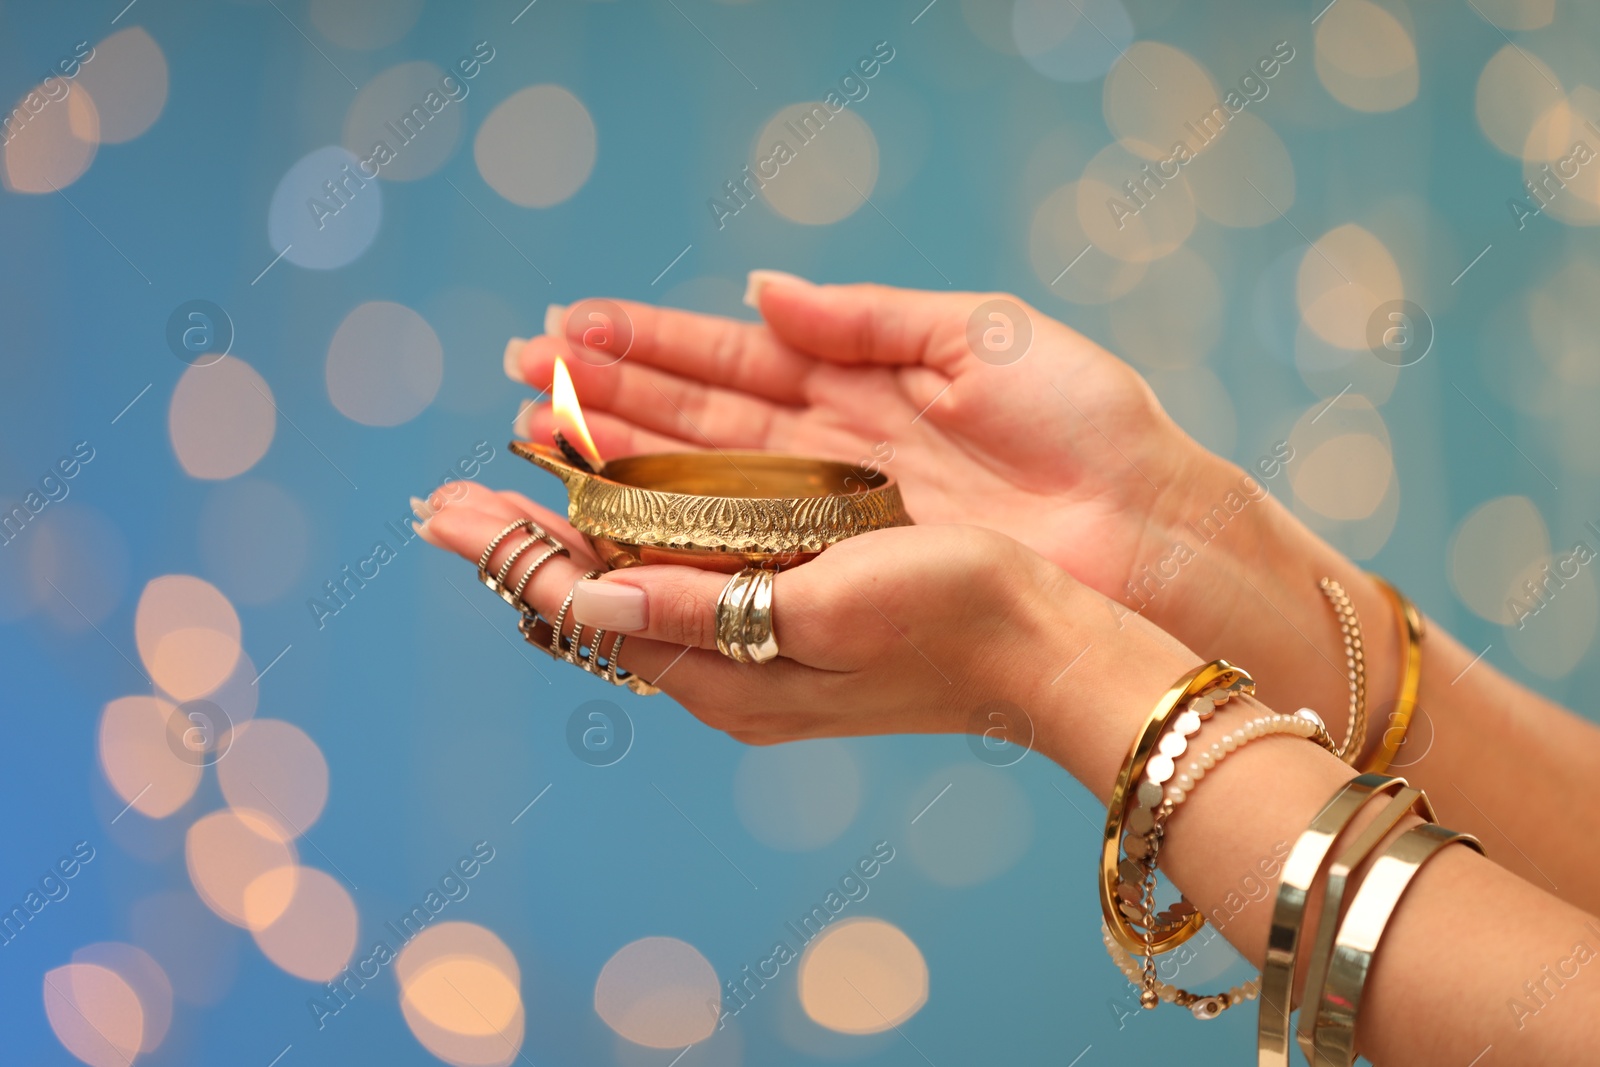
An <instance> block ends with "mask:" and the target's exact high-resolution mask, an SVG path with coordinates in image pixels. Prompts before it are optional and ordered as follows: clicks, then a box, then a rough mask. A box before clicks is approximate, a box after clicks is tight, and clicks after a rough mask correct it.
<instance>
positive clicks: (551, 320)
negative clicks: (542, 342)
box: [544, 304, 567, 337]
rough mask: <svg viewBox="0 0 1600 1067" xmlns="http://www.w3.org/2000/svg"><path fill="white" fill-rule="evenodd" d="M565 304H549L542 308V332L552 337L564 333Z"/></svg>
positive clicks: (565, 320)
mask: <svg viewBox="0 0 1600 1067" xmlns="http://www.w3.org/2000/svg"><path fill="white" fill-rule="evenodd" d="M566 324H567V305H565V304H551V305H550V306H549V307H547V308H545V309H544V332H545V333H547V334H549V335H550V336H552V337H563V336H565V335H566Z"/></svg>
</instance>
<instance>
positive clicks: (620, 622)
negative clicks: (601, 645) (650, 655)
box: [572, 578, 649, 633]
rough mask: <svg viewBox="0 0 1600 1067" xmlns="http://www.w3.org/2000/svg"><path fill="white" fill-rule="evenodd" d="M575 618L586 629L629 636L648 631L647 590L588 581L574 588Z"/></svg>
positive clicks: (584, 580)
mask: <svg viewBox="0 0 1600 1067" xmlns="http://www.w3.org/2000/svg"><path fill="white" fill-rule="evenodd" d="M572 615H573V617H574V618H575V619H577V620H578V621H579V622H581V623H583V624H584V625H585V626H594V627H597V628H599V629H601V630H621V631H622V632H623V633H629V632H632V631H634V630H642V629H644V626H645V622H646V620H647V619H648V617H649V612H648V608H647V606H646V601H645V595H644V590H643V589H640V588H638V587H637V586H632V585H623V584H622V583H621V582H607V581H602V580H601V579H599V578H585V579H583V580H581V581H580V582H578V584H577V585H575V586H573V587H572Z"/></svg>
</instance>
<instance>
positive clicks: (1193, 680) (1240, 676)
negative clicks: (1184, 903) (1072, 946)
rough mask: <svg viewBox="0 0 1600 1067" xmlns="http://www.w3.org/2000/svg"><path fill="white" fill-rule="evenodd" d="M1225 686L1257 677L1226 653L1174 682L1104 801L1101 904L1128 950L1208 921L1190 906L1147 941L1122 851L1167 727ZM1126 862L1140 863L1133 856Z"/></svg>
mask: <svg viewBox="0 0 1600 1067" xmlns="http://www.w3.org/2000/svg"><path fill="white" fill-rule="evenodd" d="M1223 687H1226V688H1228V689H1230V690H1232V691H1233V692H1235V693H1254V692H1255V688H1256V687H1255V681H1254V680H1253V679H1251V677H1250V675H1249V674H1248V673H1247V672H1246V671H1243V670H1241V669H1240V668H1238V667H1235V666H1233V665H1232V664H1231V663H1229V662H1228V661H1227V660H1222V659H1219V660H1213V661H1212V662H1210V663H1206V664H1202V665H1201V666H1199V667H1196V668H1195V669H1194V670H1192V671H1190V672H1188V673H1187V674H1185V675H1184V676H1183V677H1182V678H1179V679H1178V680H1177V681H1176V682H1174V683H1173V684H1172V688H1170V689H1168V690H1167V691H1166V693H1165V694H1164V695H1163V696H1162V697H1161V699H1160V700H1159V701H1157V702H1156V706H1155V708H1154V709H1152V710H1151V712H1150V714H1149V715H1148V716H1147V717H1146V718H1145V721H1144V726H1143V728H1141V729H1140V731H1139V734H1138V736H1137V737H1135V738H1134V741H1133V747H1132V748H1131V749H1130V750H1129V751H1128V758H1127V760H1126V761H1124V763H1123V765H1122V773H1121V774H1119V775H1118V776H1117V784H1116V786H1115V787H1114V788H1113V789H1112V790H1111V803H1110V804H1109V805H1107V807H1106V826H1105V836H1104V838H1103V840H1102V841H1101V845H1100V907H1101V910H1102V911H1103V912H1104V913H1105V920H1106V926H1107V928H1109V929H1110V930H1111V935H1112V936H1113V937H1115V938H1116V939H1117V941H1118V943H1119V944H1121V945H1122V946H1123V947H1124V948H1126V949H1127V950H1128V951H1129V952H1140V953H1142V952H1144V951H1146V949H1147V948H1148V949H1149V950H1150V951H1153V952H1157V953H1159V952H1166V951H1168V950H1170V949H1174V948H1176V947H1178V946H1179V945H1181V944H1183V943H1184V942H1185V941H1187V940H1189V939H1190V938H1191V937H1193V936H1194V935H1195V934H1197V933H1199V932H1200V928H1201V927H1202V926H1204V925H1205V922H1206V920H1205V916H1203V915H1201V914H1200V913H1199V912H1198V911H1195V910H1191V911H1190V912H1189V913H1188V914H1186V915H1184V917H1183V918H1181V919H1179V920H1178V921H1176V922H1175V923H1174V924H1172V925H1171V926H1170V927H1167V928H1164V929H1163V930H1162V931H1161V932H1160V933H1159V934H1157V933H1156V932H1155V931H1151V933H1152V937H1151V938H1150V940H1149V941H1146V939H1145V935H1144V934H1143V933H1142V932H1140V931H1138V930H1135V929H1134V928H1133V925H1132V924H1131V923H1130V922H1129V921H1128V917H1127V916H1126V915H1124V914H1123V912H1122V908H1121V906H1120V905H1121V903H1122V901H1121V897H1120V896H1118V893H1117V888H1118V886H1119V885H1120V883H1121V881H1122V871H1121V866H1122V860H1121V858H1120V857H1121V846H1122V834H1123V830H1124V827H1125V825H1126V822H1127V816H1128V802H1129V799H1130V798H1131V797H1132V795H1133V791H1134V789H1136V788H1137V787H1138V784H1139V782H1140V781H1141V780H1142V779H1143V778H1144V774H1145V764H1147V763H1148V762H1149V761H1150V757H1151V756H1152V755H1153V754H1154V753H1155V751H1156V744H1157V742H1159V741H1160V740H1161V735H1162V734H1164V733H1165V732H1166V729H1167V725H1168V724H1169V723H1170V722H1171V721H1172V719H1173V718H1174V717H1175V716H1176V715H1178V713H1179V712H1180V711H1181V710H1183V708H1184V705H1186V704H1187V703H1188V701H1189V700H1190V699H1191V698H1192V697H1196V696H1199V695H1200V694H1202V693H1204V692H1209V691H1211V690H1214V689H1219V688H1223ZM1128 863H1129V865H1130V866H1136V865H1135V864H1133V862H1132V861H1131V860H1129V861H1128Z"/></svg>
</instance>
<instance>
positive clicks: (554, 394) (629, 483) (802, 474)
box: [510, 359, 911, 573]
mask: <svg viewBox="0 0 1600 1067" xmlns="http://www.w3.org/2000/svg"><path fill="white" fill-rule="evenodd" d="M550 395H551V408H552V412H553V414H554V419H555V425H556V429H555V433H554V435H553V438H554V439H553V441H552V444H551V445H540V444H536V443H533V442H527V441H512V442H511V444H510V448H511V451H512V452H515V453H516V454H517V455H519V456H521V457H523V458H524V459H527V460H529V461H531V462H533V463H535V464H537V465H538V466H540V467H543V468H544V469H545V470H547V471H549V472H550V473H552V474H554V475H555V476H556V477H558V478H560V479H561V481H562V483H563V484H565V485H566V488H567V517H568V519H569V520H570V521H571V522H572V525H573V526H574V527H576V528H577V530H578V532H579V533H581V534H583V536H584V537H585V538H586V539H587V540H588V542H589V544H590V546H591V547H592V548H593V549H594V550H595V553H596V554H597V555H598V556H599V557H600V559H601V561H602V562H603V563H604V564H605V565H606V566H607V567H613V568H615V567H627V566H633V565H637V564H641V563H677V564H687V565H689V566H694V567H701V568H704V569H707V570H716V571H724V572H727V573H734V572H736V571H739V570H742V569H743V568H745V567H767V568H777V567H784V566H789V565H792V564H798V563H803V562H805V561H806V560H808V559H812V558H814V557H815V556H816V555H817V554H818V553H820V552H821V551H822V550H823V549H825V548H827V547H828V546H829V545H831V544H834V543H835V542H838V541H842V540H844V539H845V538H847V537H854V536H855V535H857V534H862V533H867V532H869V531H871V530H881V529H885V528H887V527H890V526H906V525H909V524H910V523H911V517H910V516H909V515H907V514H906V511H905V505H904V503H903V502H902V501H901V499H900V490H899V487H898V486H896V485H895V482H894V479H893V478H892V477H890V476H889V475H887V474H885V473H883V472H881V471H868V470H866V469H864V468H862V467H859V466H856V465H854V464H850V463H840V462H837V461H834V460H826V459H815V458H811V457H807V456H792V455H785V454H783V453H778V452H755V451H726V450H722V449H713V450H711V451H705V452H657V453H650V454H646V455H637V456H622V457H619V458H617V459H612V460H604V459H602V458H601V456H600V452H599V449H597V448H596V447H595V445H594V439H593V438H592V437H591V436H590V435H589V430H588V427H587V426H586V425H585V424H584V421H583V410H582V408H581V407H580V406H579V405H578V397H577V392H576V390H575V389H574V388H573V385H572V378H571V377H570V375H569V374H568V372H567V368H566V364H565V363H563V362H562V361H561V360H560V359H557V360H556V365H555V373H554V378H553V381H552V383H551V390H550Z"/></svg>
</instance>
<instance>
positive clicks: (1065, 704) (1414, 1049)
mask: <svg viewBox="0 0 1600 1067" xmlns="http://www.w3.org/2000/svg"><path fill="white" fill-rule="evenodd" d="M1084 595H1090V596H1092V594H1084ZM1050 610H1053V611H1062V610H1065V611H1072V613H1073V617H1074V618H1075V619H1077V620H1079V621H1078V622H1077V623H1076V624H1075V625H1076V627H1077V628H1079V629H1081V628H1082V625H1083V624H1082V622H1081V620H1083V619H1085V618H1093V617H1094V612H1093V611H1092V610H1091V608H1089V607H1088V606H1083V605H1077V606H1075V605H1072V604H1067V605H1065V606H1063V605H1060V604H1056V605H1053V606H1052V607H1051V609H1050ZM1044 617H1045V618H1048V617H1049V616H1048V615H1045V616H1044ZM1062 625H1064V624H1062ZM1053 628H1054V627H1053V626H1052V625H1051V624H1049V623H1044V624H1041V625H1040V626H1039V628H1038V630H1037V633H1036V636H1035V638H1034V639H1035V640H1036V641H1045V640H1048V636H1047V635H1048V633H1049V632H1050V631H1051V630H1052V629H1053ZM1147 629H1148V628H1146V627H1143V626H1142V625H1138V624H1135V623H1129V624H1128V625H1127V626H1126V627H1125V628H1124V629H1123V630H1122V631H1117V630H1115V628H1114V627H1113V628H1110V629H1108V630H1107V631H1106V632H1105V633H1103V634H1101V635H1100V637H1099V639H1097V640H1095V641H1094V642H1093V647H1092V650H1091V652H1090V653H1089V654H1088V655H1086V656H1085V657H1084V659H1083V662H1082V663H1081V664H1080V666H1079V667H1078V668H1076V669H1075V670H1074V672H1073V675H1071V676H1069V677H1074V684H1073V687H1072V688H1071V689H1070V690H1068V691H1067V692H1061V691H1060V686H1059V685H1058V686H1051V685H1049V684H1047V682H1038V683H1033V684H1032V686H1031V688H1030V689H1028V690H1026V691H1024V692H1022V693H1021V694H1019V695H1020V697H1021V699H1020V700H1019V703H1021V702H1023V701H1031V703H1025V704H1024V706H1031V707H1037V708H1040V709H1041V711H1042V712H1043V714H1042V715H1041V719H1042V722H1041V723H1040V733H1039V740H1040V743H1041V746H1042V747H1043V750H1044V751H1045V752H1046V754H1047V755H1050V756H1051V757H1052V758H1054V759H1055V760H1056V761H1057V762H1059V763H1060V764H1061V765H1062V766H1064V767H1065V768H1066V769H1067V770H1068V771H1070V772H1071V773H1072V774H1073V775H1074V776H1075V777H1078V778H1079V779H1080V780H1081V781H1083V782H1084V783H1085V784H1086V785H1087V786H1088V787H1089V788H1090V789H1091V790H1092V791H1093V792H1094V793H1095V795H1096V796H1098V797H1099V798H1100V799H1101V800H1102V801H1106V800H1108V799H1109V796H1110V792H1111V789H1112V785H1113V783H1114V780H1115V777H1116V773H1117V770H1118V768H1119V767H1120V766H1121V763H1122V760H1123V759H1124V758H1125V757H1126V755H1127V751H1128V746H1129V745H1130V743H1131V741H1132V738H1133V736H1134V734H1135V733H1136V732H1137V730H1138V728H1139V726H1140V724H1141V722H1142V721H1143V718H1144V716H1145V715H1146V714H1147V713H1148V711H1149V710H1150V708H1151V707H1152V706H1154V703H1155V701H1156V700H1157V699H1158V698H1159V697H1160V695H1161V693H1162V692H1163V691H1164V690H1165V689H1166V687H1167V686H1168V685H1170V684H1171V683H1172V681H1173V679H1175V678H1177V677H1179V676H1180V675H1182V674H1183V673H1184V672H1185V671H1187V670H1188V669H1190V668H1191V667H1193V666H1194V665H1195V664H1196V663H1197V662H1198V658H1197V657H1195V656H1194V655H1192V654H1190V653H1188V652H1187V651H1186V650H1183V649H1181V648H1179V647H1176V646H1175V645H1174V644H1172V643H1169V642H1166V641H1164V640H1163V639H1162V638H1160V637H1152V636H1151V635H1150V634H1148V633H1146V632H1145V631H1146V630H1147ZM1102 642H1103V643H1102ZM1097 651H1098V652H1101V655H1100V656H1098V657H1096V658H1095V659H1094V660H1091V659H1090V656H1093V655H1094V654H1095V652H1097ZM1240 662H1241V665H1242V666H1246V667H1248V666H1249V664H1247V663H1243V662H1242V660H1241V661H1240ZM1080 672H1081V673H1080ZM1224 714H1225V715H1226V713H1224ZM1223 720H1224V716H1219V717H1218V719H1217V720H1215V721H1214V722H1217V723H1220V722H1222V721H1223ZM1351 774H1352V772H1351V770H1350V769H1349V768H1348V767H1346V766H1345V765H1344V764H1342V763H1341V762H1340V761H1338V760H1337V759H1335V758H1334V757H1332V756H1331V755H1329V754H1328V753H1326V752H1324V751H1323V750H1321V749H1320V748H1318V747H1316V746H1315V745H1311V744H1306V743H1304V742H1301V741H1298V740H1295V739H1289V738H1281V737H1272V738H1265V739H1262V740H1260V741H1257V742H1255V743H1252V744H1249V745H1246V746H1243V747H1242V748H1240V749H1239V750H1238V751H1237V752H1235V753H1234V754H1233V755H1231V756H1229V757H1228V758H1227V759H1226V760H1224V761H1222V762H1221V763H1219V764H1218V765H1217V767H1216V769H1215V770H1213V771H1212V772H1211V773H1209V774H1208V775H1207V776H1206V779H1205V781H1204V783H1203V785H1202V786H1201V787H1200V788H1197V789H1196V790H1195V791H1194V792H1193V793H1192V794H1191V797H1190V799H1189V800H1188V801H1187V802H1186V803H1185V804H1184V805H1183V809H1182V811H1181V813H1180V814H1179V815H1177V816H1175V817H1174V820H1173V823H1172V828H1171V833H1170V834H1169V836H1168V839H1167V843H1166V845H1165V846H1164V848H1163V852H1162V869H1163V870H1165V871H1166V872H1167V873H1168V874H1169V876H1170V877H1171V878H1172V879H1173V881H1174V882H1175V883H1176V884H1177V885H1178V886H1180V887H1181V888H1182V889H1183V891H1184V893H1185V895H1186V896H1187V897H1188V899H1189V900H1190V901H1191V902H1192V903H1194V904H1195V905H1196V906H1197V907H1198V908H1200V909H1201V911H1202V912H1204V913H1206V914H1209V915H1215V914H1217V913H1218V912H1219V909H1220V910H1221V911H1222V913H1224V914H1229V915H1231V918H1230V919H1229V921H1228V922H1227V923H1226V925H1225V927H1224V929H1223V931H1222V932H1223V933H1224V935H1225V936H1226V937H1227V938H1228V939H1229V940H1230V941H1231V942H1232V943H1233V944H1234V945H1235V947H1237V948H1238V949H1239V951H1240V952H1241V953H1243V954H1244V955H1245V956H1246V957H1247V958H1248V959H1250V960H1252V961H1253V962H1255V963H1256V964H1257V965H1259V964H1260V963H1261V961H1262V959H1263V957H1264V955H1265V942H1266V934H1267V928H1268V923H1269V919H1270V914H1271V910H1272V909H1271V906H1270V904H1269V903H1266V902H1264V901H1263V902H1259V903H1256V904H1251V905H1248V906H1244V907H1243V908H1239V907H1238V905H1237V890H1238V886H1239V884H1240V880H1241V877H1242V876H1246V875H1249V874H1251V873H1252V872H1255V871H1257V870H1259V869H1260V864H1261V861H1262V860H1263V859H1264V858H1267V857H1270V856H1272V855H1274V853H1275V852H1276V853H1278V854H1280V855H1281V848H1282V844H1283V843H1285V842H1287V843H1288V844H1291V845H1292V844H1293V842H1294V841H1295V840H1296V839H1297V838H1298V837H1299V835H1300V833H1301V832H1302V831H1303V830H1304V829H1305V827H1306V825H1307V824H1308V823H1309V822H1310V821H1311V819H1312V817H1313V816H1314V815H1315V814H1316V813H1317V811H1318V810H1319V809H1320V808H1321V807H1322V805H1323V804H1325V803H1326V802H1327V800H1328V798H1329V797H1330V796H1331V795H1332V794H1333V793H1334V792H1335V791H1336V790H1337V789H1338V788H1339V786H1340V785H1342V784H1343V783H1344V782H1346V781H1348V780H1349V778H1350V776H1351ZM1560 810H1561V809H1559V808H1554V809H1546V810H1545V812H1544V818H1546V819H1552V812H1557V811H1560ZM1442 821H1443V822H1444V824H1445V825H1449V826H1452V828H1455V829H1460V828H1461V827H1460V826H1459V825H1458V824H1456V823H1454V822H1453V821H1451V820H1450V819H1449V818H1443V819H1442ZM1489 847H1490V851H1491V853H1493V854H1496V856H1497V858H1498V855H1499V853H1500V851H1501V850H1500V849H1498V848H1495V847H1494V844H1493V842H1490V843H1489ZM1089 862H1091V857H1088V856H1086V857H1085V863H1086V864H1087V863H1089ZM1273 888H1274V890H1275V888H1276V887H1275V886H1274V887H1273ZM1230 898H1232V899H1230ZM1267 899H1270V897H1269V898H1267ZM1590 921H1593V920H1591V919H1590V918H1589V917H1588V916H1585V915H1584V914H1583V913H1582V912H1580V911H1578V910H1577V909H1576V908H1573V907H1572V906H1570V905H1568V904H1564V903H1562V902H1560V901H1558V900H1556V899H1554V898H1552V897H1551V896H1549V895H1548V894H1546V893H1544V892H1542V891H1541V890H1540V889H1538V888H1537V887H1535V886H1532V885H1529V884H1528V883H1526V882H1523V881H1521V880H1520V879H1517V878H1515V877H1514V876H1512V875H1510V874H1509V873H1507V872H1506V871H1504V870H1501V869H1499V868H1497V867H1496V866H1495V865H1494V864H1493V863H1491V862H1489V861H1486V860H1483V859H1482V858H1481V857H1478V856H1476V855H1475V854H1469V853H1468V851H1467V850H1466V849H1462V848H1452V849H1447V850H1446V851H1445V853H1443V854H1441V855H1440V856H1439V857H1438V858H1437V859H1436V860H1435V862H1434V863H1432V864H1430V865H1429V866H1428V867H1426V868H1424V870H1423V872H1422V874H1421V875H1419V876H1418V878H1417V879H1416V880H1415V881H1414V882H1413V884H1412V887H1411V889H1410V890H1409V892H1408V893H1407V894H1406V896H1405V897H1404V898H1403V900H1402V902H1401V905H1400V907H1399V908H1398V909H1397V911H1396V912H1395V915H1394V918H1393V919H1392V920H1391V922H1390V925H1389V929H1388V932H1387V934H1386V935H1385V939H1384V942H1383V945H1382V946H1381V948H1380V952H1379V956H1378V959H1379V963H1378V964H1377V965H1376V966H1375V968H1374V971H1373V973H1372V976H1371V978H1370V980H1369V984H1368V987H1367V998H1366V1001H1365V1004H1366V1007H1365V1008H1364V1010H1363V1011H1362V1015H1361V1030H1360V1037H1361V1045H1362V1048H1363V1049H1364V1051H1365V1053H1366V1054H1367V1055H1368V1056H1369V1058H1372V1059H1374V1060H1376V1061H1377V1062H1390V1063H1407V1064H1423V1065H1426V1064H1448V1065H1453V1067H1460V1065H1462V1064H1466V1063H1470V1062H1473V1061H1474V1057H1477V1056H1479V1055H1480V1054H1481V1053H1483V1052H1484V1050H1485V1048H1486V1047H1487V1046H1489V1045H1493V1046H1494V1051H1493V1052H1491V1053H1490V1054H1489V1055H1487V1056H1485V1057H1484V1058H1483V1059H1482V1060H1481V1061H1479V1062H1480V1064H1481V1067H1487V1065H1489V1064H1497V1063H1551V1062H1572V1061H1573V1058H1574V1057H1578V1056H1579V1052H1578V1050H1579V1049H1584V1048H1590V1047H1592V1043H1593V1042H1594V1041H1595V1040H1596V1039H1597V1038H1600V1026H1597V1023H1596V1020H1600V971H1596V972H1595V974H1596V977H1594V978H1593V979H1592V980H1590V981H1588V982H1584V981H1583V980H1582V978H1579V979H1577V980H1568V981H1566V982H1565V987H1564V988H1562V989H1560V990H1559V995H1558V996H1543V997H1541V1000H1542V1003H1541V1002H1540V1001H1535V1000H1531V999H1529V996H1528V994H1527V992H1526V991H1525V990H1524V988H1523V983H1524V982H1526V981H1534V982H1538V981H1539V980H1540V979H1541V978H1542V977H1543V975H1544V973H1545V972H1544V971H1543V970H1542V969H1543V968H1544V967H1545V966H1546V965H1547V964H1555V963H1557V961H1562V960H1567V959H1570V958H1572V957H1573V954H1574V948H1573V946H1574V943H1575V942H1577V941H1581V940H1587V941H1588V943H1589V944H1590V946H1591V947H1593V948H1595V949H1600V923H1597V925H1596V927H1595V928H1594V930H1593V931H1592V932H1591V931H1586V929H1585V923H1586V922H1590ZM1552 988H1554V987H1552ZM1514 998H1520V1001H1521V1002H1522V1003H1524V1004H1525V1005H1526V1006H1527V1008H1529V1009H1530V1010H1529V1011H1523V1012H1521V1013H1519V1012H1517V1011H1515V1010H1513V1009H1512V1008H1511V1007H1510V1006H1509V1002H1511V1001H1512V1000H1513V999H1514ZM1535 1016H1536V1018H1535ZM1519 1023H1520V1024H1521V1025H1520V1026H1519Z"/></svg>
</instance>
